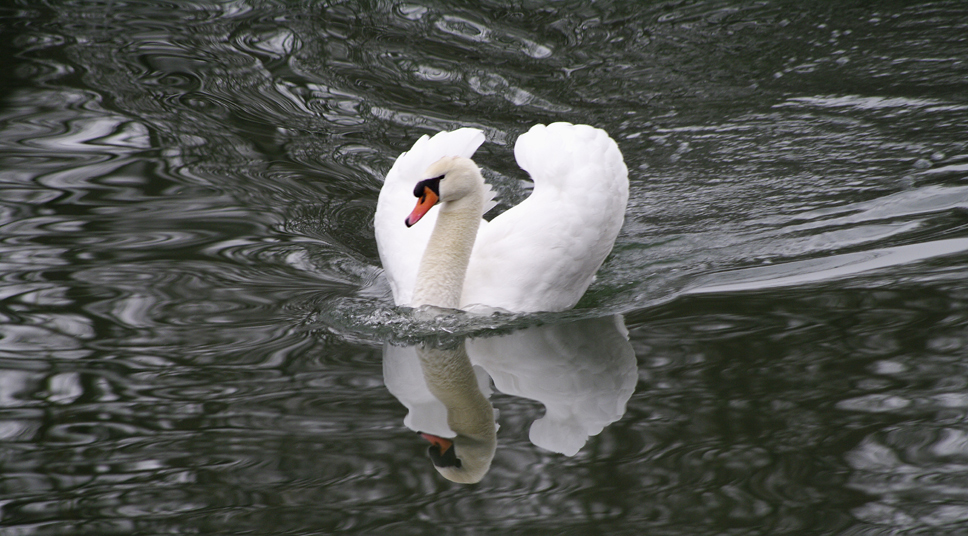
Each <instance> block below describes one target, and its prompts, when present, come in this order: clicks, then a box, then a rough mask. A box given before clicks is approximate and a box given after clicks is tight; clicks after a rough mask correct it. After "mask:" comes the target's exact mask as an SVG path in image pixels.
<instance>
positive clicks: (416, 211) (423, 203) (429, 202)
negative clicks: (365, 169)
mask: <svg viewBox="0 0 968 536" xmlns="http://www.w3.org/2000/svg"><path fill="white" fill-rule="evenodd" d="M438 199H439V198H438V197H437V194H435V193H434V191H433V190H431V189H430V187H429V186H424V190H423V193H422V194H421V195H420V199H418V200H417V206H416V207H414V208H413V212H411V213H410V215H409V216H407V219H406V220H404V223H406V224H407V227H410V226H411V225H413V224H415V223H417V222H418V221H420V218H423V217H424V214H426V213H427V211H428V210H430V208H431V207H433V206H434V205H436V204H437V200H438ZM424 439H426V438H424Z"/></svg>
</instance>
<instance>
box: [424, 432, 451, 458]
mask: <svg viewBox="0 0 968 536" xmlns="http://www.w3.org/2000/svg"><path fill="white" fill-rule="evenodd" d="M418 433H419V434H420V437H422V438H424V439H426V440H427V441H429V442H430V444H431V445H433V446H435V447H437V448H438V449H440V454H441V455H443V454H446V453H447V450H448V449H450V447H452V446H454V442H453V441H451V440H449V439H447V438H444V437H439V436H435V435H430V434H425V433H423V432H418Z"/></svg>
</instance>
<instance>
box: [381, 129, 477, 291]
mask: <svg viewBox="0 0 968 536" xmlns="http://www.w3.org/2000/svg"><path fill="white" fill-rule="evenodd" d="M482 143H484V133H483V132H481V131H480V130H478V129H476V128H461V129H457V130H454V131H451V132H438V133H437V134H435V135H434V136H433V137H432V138H431V137H429V136H426V135H424V136H421V137H420V139H419V140H417V142H416V143H414V144H413V147H412V148H411V149H410V150H409V151H407V152H405V153H402V154H401V155H400V156H399V157H397V160H396V162H394V163H393V167H391V168H390V171H389V172H387V176H386V179H384V182H383V188H381V189H380V197H379V199H378V200H377V205H376V216H375V217H374V221H373V229H374V234H375V235H376V242H377V249H378V250H379V252H380V262H382V263H383V271H384V273H385V274H386V277H387V280H388V281H389V283H390V289H391V290H392V291H393V298H394V301H395V302H396V303H397V305H404V304H407V303H410V297H411V296H412V295H413V287H414V282H415V281H416V280H417V268H419V266H420V257H421V256H422V255H423V252H424V250H425V249H427V242H428V241H430V233H431V231H433V228H434V224H435V223H436V222H437V212H438V211H439V207H434V208H432V209H431V210H430V212H428V213H427V214H426V215H425V216H424V217H423V219H422V220H421V221H420V224H419V225H414V226H413V227H410V228H407V226H406V225H404V223H403V220H404V219H405V218H406V217H407V215H408V214H410V212H411V211H412V210H413V207H414V205H415V204H416V201H417V199H416V198H415V197H414V195H413V189H414V187H415V186H416V185H417V183H418V182H420V180H421V179H423V178H424V176H423V173H424V171H425V170H426V169H427V168H428V167H430V165H431V164H433V163H434V162H436V161H438V160H440V159H441V158H443V157H445V156H463V157H465V158H470V157H471V156H473V155H474V151H476V150H477V148H478V147H480V146H481V144H482ZM491 196H492V197H493V194H491ZM493 205H494V203H493V201H491V202H490V204H489V206H487V205H486V208H490V207H492V206H493ZM482 223H483V222H482Z"/></svg>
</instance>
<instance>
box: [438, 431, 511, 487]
mask: <svg viewBox="0 0 968 536" xmlns="http://www.w3.org/2000/svg"><path fill="white" fill-rule="evenodd" d="M495 431H496V430H494V427H493V426H492V427H491V434H487V435H485V437H482V438H473V437H469V436H465V435H461V434H458V435H457V437H455V438H453V439H447V438H445V437H438V436H435V435H430V434H424V433H421V434H420V436H421V437H423V438H424V439H426V440H427V441H429V442H430V448H429V449H428V451H427V452H428V453H429V454H430V459H431V461H433V462H434V469H436V470H437V472H438V473H440V474H441V475H442V476H443V477H444V478H446V479H447V480H450V481H451V482H457V483H458V484H476V483H477V482H480V481H481V479H482V478H484V475H486V474H487V471H488V470H489V469H490V468H491V460H493V459H494V451H495V449H496V447H497V438H496V436H495V435H494V432H495Z"/></svg>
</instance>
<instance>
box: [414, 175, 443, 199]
mask: <svg viewBox="0 0 968 536" xmlns="http://www.w3.org/2000/svg"><path fill="white" fill-rule="evenodd" d="M443 178H444V176H443V175H441V176H439V177H434V178H432V179H424V180H422V181H420V182H418V183H417V185H416V186H415V187H414V188H413V196H414V197H423V195H424V189H426V188H430V191H431V192H433V193H434V194H435V195H436V196H437V197H440V180H441V179H443Z"/></svg>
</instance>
